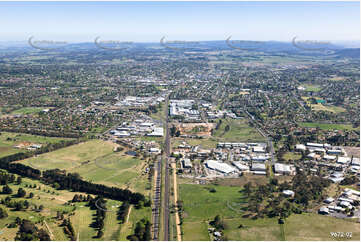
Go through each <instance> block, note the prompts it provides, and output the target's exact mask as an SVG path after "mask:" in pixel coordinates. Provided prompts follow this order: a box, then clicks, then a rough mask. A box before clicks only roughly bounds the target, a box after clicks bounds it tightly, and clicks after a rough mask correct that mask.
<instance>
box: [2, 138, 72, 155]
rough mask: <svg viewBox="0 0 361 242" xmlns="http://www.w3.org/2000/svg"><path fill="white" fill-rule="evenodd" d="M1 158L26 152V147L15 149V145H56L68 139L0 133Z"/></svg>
mask: <svg viewBox="0 0 361 242" xmlns="http://www.w3.org/2000/svg"><path fill="white" fill-rule="evenodd" d="M0 134H1V135H0V157H3V156H7V155H11V154H15V153H18V152H25V151H26V146H24V148H21V149H17V148H14V146H15V145H22V144H23V145H29V144H43V145H44V144H49V143H56V142H59V141H60V140H65V139H67V138H56V137H45V136H38V135H31V134H22V133H10V132H0Z"/></svg>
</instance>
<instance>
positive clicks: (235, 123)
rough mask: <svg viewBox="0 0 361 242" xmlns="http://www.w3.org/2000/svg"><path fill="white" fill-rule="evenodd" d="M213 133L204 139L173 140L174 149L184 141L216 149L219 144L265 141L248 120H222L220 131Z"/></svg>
mask: <svg viewBox="0 0 361 242" xmlns="http://www.w3.org/2000/svg"><path fill="white" fill-rule="evenodd" d="M227 125H229V127H230V129H229V131H227V132H226V131H225V127H226V126H227ZM213 132H214V133H213V135H212V136H211V137H207V138H203V139H190V138H173V139H172V147H174V148H175V147H177V146H178V145H179V144H181V142H182V141H185V142H187V143H188V144H189V145H192V146H196V145H201V146H202V147H203V148H215V146H216V145H217V143H219V142H242V141H243V142H247V141H249V142H253V141H264V138H263V137H262V136H261V135H260V134H259V133H258V132H257V130H256V129H254V128H252V127H250V126H249V125H248V123H247V121H246V120H235V119H222V124H221V125H220V127H219V128H218V130H214V131H213Z"/></svg>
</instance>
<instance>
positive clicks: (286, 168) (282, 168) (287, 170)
mask: <svg viewBox="0 0 361 242" xmlns="http://www.w3.org/2000/svg"><path fill="white" fill-rule="evenodd" d="M274 169H275V172H276V173H278V174H282V175H290V174H291V173H292V169H291V165H287V164H281V163H275V164H274Z"/></svg>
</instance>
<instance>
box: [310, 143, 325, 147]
mask: <svg viewBox="0 0 361 242" xmlns="http://www.w3.org/2000/svg"><path fill="white" fill-rule="evenodd" d="M306 145H307V146H309V147H315V148H323V144H318V143H307V144H306Z"/></svg>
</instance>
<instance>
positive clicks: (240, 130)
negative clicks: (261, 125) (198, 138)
mask: <svg viewBox="0 0 361 242" xmlns="http://www.w3.org/2000/svg"><path fill="white" fill-rule="evenodd" d="M227 125H229V127H230V129H229V131H225V127H226V126H227ZM213 136H214V137H216V138H217V140H218V141H220V142H222V141H223V142H239V141H257V140H264V138H263V137H262V136H261V135H260V134H259V133H258V132H257V130H256V129H254V128H252V127H250V126H249V125H248V123H247V121H246V120H236V119H223V120H222V124H221V125H220V127H219V128H218V130H215V131H214V134H213Z"/></svg>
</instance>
